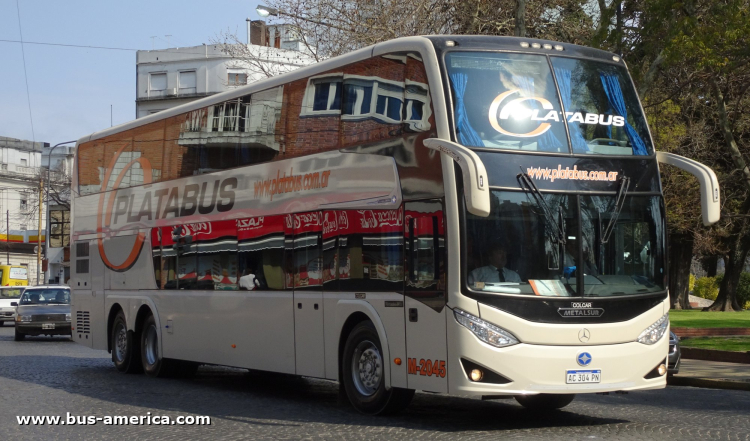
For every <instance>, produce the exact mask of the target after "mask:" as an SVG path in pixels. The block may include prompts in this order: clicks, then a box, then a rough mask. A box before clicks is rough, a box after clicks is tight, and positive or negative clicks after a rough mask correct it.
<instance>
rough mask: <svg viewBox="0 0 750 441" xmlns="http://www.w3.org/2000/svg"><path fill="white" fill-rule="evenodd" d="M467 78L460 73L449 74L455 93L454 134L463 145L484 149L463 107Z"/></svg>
mask: <svg viewBox="0 0 750 441" xmlns="http://www.w3.org/2000/svg"><path fill="white" fill-rule="evenodd" d="M468 79H469V78H468V76H467V75H466V74H462V73H453V74H451V81H452V82H453V90H455V91H456V132H457V133H458V139H459V141H460V142H461V144H463V145H470V146H476V147H484V142H482V138H480V137H479V134H477V132H476V130H474V128H473V127H472V126H471V124H470V123H469V117H468V116H467V115H466V106H465V105H464V93H466V83H467V81H468Z"/></svg>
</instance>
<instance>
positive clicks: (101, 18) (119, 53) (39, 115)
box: [0, 0, 260, 145]
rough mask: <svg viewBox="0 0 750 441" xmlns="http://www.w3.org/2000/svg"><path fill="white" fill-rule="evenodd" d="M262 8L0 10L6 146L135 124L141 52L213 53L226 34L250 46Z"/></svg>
mask: <svg viewBox="0 0 750 441" xmlns="http://www.w3.org/2000/svg"><path fill="white" fill-rule="evenodd" d="M258 4H259V2H257V1H254V0H210V1H197V0H180V1H177V0H151V1H143V0H128V1H118V2H115V1H112V0H66V1H59V0H34V1H30V0H0V136H5V137H10V138H19V139H24V140H34V141H37V142H48V143H50V144H51V145H55V144H57V143H61V142H65V141H75V140H78V139H79V138H80V137H82V136H85V135H88V134H90V133H93V132H96V131H99V130H102V129H106V128H107V127H110V126H111V125H118V124H122V123H124V122H127V121H130V120H133V119H135V97H136V84H135V79H136V75H135V72H136V66H135V54H136V52H135V50H136V49H139V50H151V49H157V50H158V49H165V48H170V47H186V46H199V45H201V44H203V43H205V44H210V43H211V42H212V41H214V40H216V39H218V38H219V37H218V35H219V34H220V33H221V32H226V31H229V32H232V33H236V34H237V35H238V36H239V37H240V39H241V40H242V41H244V40H245V35H246V24H245V20H246V19H247V18H250V19H251V20H258V19H259V18H260V17H258V15H257V14H256V13H255V7H256V6H257V5H258ZM19 18H20V20H19ZM19 22H20V24H19ZM22 35H23V38H22ZM167 35H171V37H166V36H167ZM151 37H156V38H153V39H152V38H151ZM21 40H22V41H24V42H26V43H25V44H23V45H22V44H20V43H18V41H21ZM30 42H36V43H52V44H62V45H76V46H97V47H107V48H122V49H133V50H114V49H109V50H108V49H94V48H81V47H69V46H51V45H38V44H30ZM24 58H25V67H26V68H25V74H24ZM27 87H28V93H27ZM110 106H111V118H110ZM110 120H111V121H110ZM32 122H33V129H32Z"/></svg>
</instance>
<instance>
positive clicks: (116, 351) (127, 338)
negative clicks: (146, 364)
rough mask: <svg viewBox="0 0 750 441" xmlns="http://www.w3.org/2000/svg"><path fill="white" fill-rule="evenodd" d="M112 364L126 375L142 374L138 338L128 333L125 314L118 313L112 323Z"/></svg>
mask: <svg viewBox="0 0 750 441" xmlns="http://www.w3.org/2000/svg"><path fill="white" fill-rule="evenodd" d="M111 347H112V362H113V363H114V364H115V368H117V370H118V371H120V372H122V373H124V374H139V373H141V351H140V350H139V348H138V338H137V336H134V335H133V333H132V332H128V326H127V322H126V321H125V314H123V313H122V311H119V312H118V313H117V316H115V320H114V321H113V322H112V341H111Z"/></svg>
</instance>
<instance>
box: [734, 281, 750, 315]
mask: <svg viewBox="0 0 750 441" xmlns="http://www.w3.org/2000/svg"><path fill="white" fill-rule="evenodd" d="M737 303H739V304H740V306H742V307H743V308H744V309H750V273H742V274H741V275H740V283H739V286H737Z"/></svg>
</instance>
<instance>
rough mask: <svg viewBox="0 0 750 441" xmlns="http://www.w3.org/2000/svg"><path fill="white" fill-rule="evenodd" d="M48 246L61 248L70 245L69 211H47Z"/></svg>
mask: <svg viewBox="0 0 750 441" xmlns="http://www.w3.org/2000/svg"><path fill="white" fill-rule="evenodd" d="M49 219H50V220H49V229H50V235H49V246H50V248H62V247H67V246H69V245H70V211H67V210H51V211H50V212H49Z"/></svg>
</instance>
